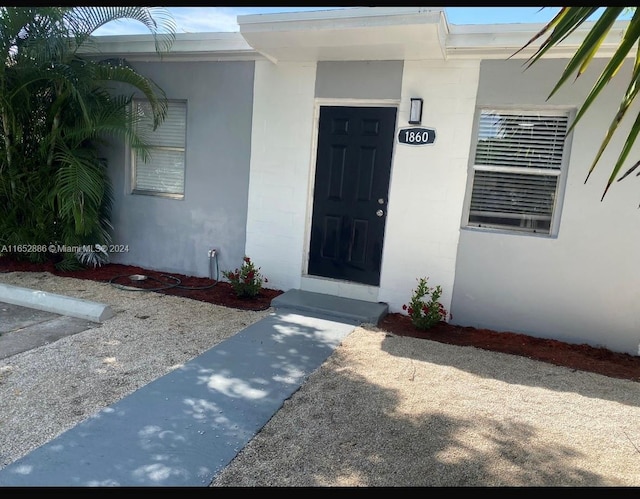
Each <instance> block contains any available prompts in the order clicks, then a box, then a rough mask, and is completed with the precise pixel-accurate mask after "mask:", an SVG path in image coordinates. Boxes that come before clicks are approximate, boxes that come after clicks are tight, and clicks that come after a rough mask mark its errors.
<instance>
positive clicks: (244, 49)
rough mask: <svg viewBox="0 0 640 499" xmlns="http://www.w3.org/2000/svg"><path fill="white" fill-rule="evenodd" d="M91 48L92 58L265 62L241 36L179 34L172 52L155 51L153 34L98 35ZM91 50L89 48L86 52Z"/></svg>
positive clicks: (235, 34)
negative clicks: (258, 60) (96, 55)
mask: <svg viewBox="0 0 640 499" xmlns="http://www.w3.org/2000/svg"><path fill="white" fill-rule="evenodd" d="M93 40H94V41H95V42H96V43H95V45H93V46H92V47H91V49H90V53H91V55H94V54H96V50H97V54H98V55H99V56H100V57H105V58H109V57H125V58H126V59H127V60H129V61H132V62H136V61H159V60H164V61H176V60H178V61H185V62H188V61H228V60H233V61H238V60H256V59H262V56H261V55H260V54H259V53H258V52H257V51H256V50H254V49H253V47H251V45H249V44H248V43H247V41H246V40H245V39H244V38H243V37H242V35H241V34H240V33H178V34H176V38H175V41H174V42H173V45H172V46H171V50H170V51H169V52H166V53H164V54H162V55H159V54H158V53H157V52H156V47H155V42H154V39H153V37H152V36H151V35H117V36H99V37H94V39H93ZM87 50H89V49H87Z"/></svg>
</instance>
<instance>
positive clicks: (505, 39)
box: [445, 21, 629, 59]
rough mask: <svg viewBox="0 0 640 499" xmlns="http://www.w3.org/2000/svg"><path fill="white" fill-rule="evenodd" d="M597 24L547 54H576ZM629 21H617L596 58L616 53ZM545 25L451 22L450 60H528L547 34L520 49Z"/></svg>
mask: <svg viewBox="0 0 640 499" xmlns="http://www.w3.org/2000/svg"><path fill="white" fill-rule="evenodd" d="M594 24H595V23H594V22H585V23H584V24H583V25H582V26H581V27H580V28H578V29H576V30H575V31H574V32H573V33H572V34H571V35H569V36H568V37H567V38H566V39H565V40H564V41H562V42H561V43H560V44H559V45H558V46H557V47H553V48H551V49H550V50H549V51H548V52H547V53H546V54H545V57H546V58H569V57H572V56H573V54H574V53H575V51H576V49H577V48H578V47H579V45H580V43H581V42H582V40H584V37H585V35H586V34H587V32H588V31H589V29H590V28H591V27H592V26H593V25H594ZM628 24H629V22H628V21H617V22H616V23H614V26H613V28H612V29H611V30H610V31H609V34H608V35H607V37H606V38H605V40H604V42H603V43H602V45H601V46H600V48H599V50H598V53H597V55H596V57H611V55H613V53H614V52H615V50H616V49H617V47H618V45H619V43H620V40H621V39H622V36H623V34H624V30H625V28H626V27H627V26H628ZM543 27H544V24H533V23H532V24H528V23H526V24H525V23H523V24H483V25H480V24H471V25H450V31H449V36H448V37H447V40H446V46H445V52H446V54H447V58H448V59H506V58H509V57H512V56H513V57H514V58H517V59H526V58H529V57H531V56H532V55H533V54H534V53H535V52H536V50H537V49H538V48H539V47H540V45H541V43H542V40H543V38H544V37H543V38H541V39H539V40H536V42H534V43H532V44H531V46H530V47H527V48H526V49H525V50H520V49H521V48H522V47H523V46H524V45H525V44H526V43H527V42H528V41H529V40H531V39H532V38H533V37H534V36H535V35H536V34H537V33H538V32H539V31H540V30H541V29H542V28H543ZM516 52H517V54H516Z"/></svg>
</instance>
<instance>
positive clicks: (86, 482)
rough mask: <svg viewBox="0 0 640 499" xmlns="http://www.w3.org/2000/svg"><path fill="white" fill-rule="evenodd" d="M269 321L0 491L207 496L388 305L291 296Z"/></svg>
mask: <svg viewBox="0 0 640 499" xmlns="http://www.w3.org/2000/svg"><path fill="white" fill-rule="evenodd" d="M272 305H273V306H274V308H275V313H273V314H271V315H269V316H268V317H265V318H264V319H262V320H260V321H258V322H257V323H255V324H252V325H251V326H249V327H247V328H246V329H244V330H242V331H240V332H239V333H237V334H235V335H234V336H232V337H231V338H229V339H228V340H226V341H224V342H222V343H220V344H218V345H216V346H215V347H213V348H212V349H210V350H208V351H206V352H204V353H203V354H201V355H199V356H198V357H196V358H194V359H192V360H191V361H189V362H188V363H186V364H185V365H184V366H182V367H181V368H179V369H176V370H175V371H172V372H171V373H169V374H166V375H165V376H162V377H161V378H158V379H157V380H155V381H153V382H151V383H149V384H148V385H146V386H144V387H142V388H140V389H139V390H137V391H135V392H134V393H132V394H131V395H129V396H127V397H125V398H123V399H121V400H120V401H118V402H116V403H115V404H113V405H111V406H109V407H107V408H105V409H103V410H101V411H100V412H98V413H97V414H95V415H93V416H92V417H90V418H88V419H87V420H85V421H83V422H82V423H80V424H78V425H77V426H75V427H74V428H72V429H70V430H68V431H66V432H65V433H63V434H61V435H60V436H58V437H57V438H55V439H54V440H52V441H50V442H49V443H47V444H45V445H43V446H41V447H39V448H37V449H35V450H34V451H32V452H31V453H29V454H28V455H26V456H24V457H23V458H22V459H19V460H17V461H15V462H14V463H12V464H10V465H8V466H6V467H5V468H3V469H2V470H0V486H196V487H198V486H199V487H206V486H208V485H209V484H210V483H211V482H212V481H213V480H214V479H215V477H216V475H217V474H218V473H219V472H220V471H221V470H222V469H223V468H224V467H225V466H226V465H227V464H229V463H230V462H231V460H232V459H233V458H234V457H235V456H236V454H237V453H238V452H239V451H240V450H241V449H242V448H243V447H244V446H245V445H246V444H247V443H248V442H249V441H250V440H251V439H252V438H253V437H254V436H255V435H256V433H258V432H259V431H260V429H261V428H262V427H263V426H264V425H265V424H266V423H267V422H268V421H269V419H271V417H272V416H273V415H274V414H275V413H276V412H277V411H278V410H279V409H280V407H282V405H283V403H284V401H285V400H286V399H288V398H289V397H291V395H292V394H293V393H294V392H295V391H296V390H298V389H299V388H300V386H301V385H302V383H304V381H305V380H306V378H307V377H308V376H309V375H310V374H311V373H312V372H313V371H315V370H316V369H317V368H318V367H319V366H320V365H321V364H322V363H323V362H324V361H325V360H326V359H327V358H328V357H329V355H331V353H332V352H333V351H334V349H335V348H336V347H337V346H338V345H339V344H340V342H341V341H342V340H343V338H345V337H346V336H347V335H348V334H349V333H350V332H351V331H353V329H354V328H355V326H356V325H358V324H361V323H377V322H378V320H379V319H380V318H381V317H382V316H384V315H385V314H386V313H387V306H386V304H381V303H368V302H363V301H360V300H350V299H344V298H336V297H332V296H327V295H321V294H317V293H308V292H301V291H298V290H291V291H288V292H287V293H284V294H282V295H280V296H279V297H278V298H276V299H275V300H274V301H273V303H272Z"/></svg>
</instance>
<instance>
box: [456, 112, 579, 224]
mask: <svg viewBox="0 0 640 499" xmlns="http://www.w3.org/2000/svg"><path fill="white" fill-rule="evenodd" d="M568 123H569V113H568V112H563V111H554V112H550V111H544V112H538V111H535V112H524V111H523V112H518V111H496V110H481V112H480V117H479V123H478V129H477V130H478V131H477V137H476V149H475V156H474V164H473V184H472V191H471V201H470V204H469V211H468V213H469V216H468V225H469V226H475V227H491V228H500V229H511V230H518V231H526V232H539V233H545V234H550V233H551V229H552V222H553V216H554V210H555V209H556V204H557V198H558V189H559V185H560V178H561V175H562V174H563V172H564V164H565V159H566V158H565V154H566V152H565V138H566V136H567V128H568Z"/></svg>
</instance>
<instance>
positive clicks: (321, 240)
mask: <svg viewBox="0 0 640 499" xmlns="http://www.w3.org/2000/svg"><path fill="white" fill-rule="evenodd" d="M396 111H397V110H396V108H395V107H355V106H354V107H349V106H322V107H321V108H320V121H319V127H318V128H319V130H318V152H317V159H316V176H315V187H314V198H313V214H312V217H311V240H310V245H309V268H308V273H309V274H310V275H316V276H323V277H331V278H335V279H341V280H346V281H353V282H358V283H362V284H369V285H372V286H378V285H379V284H380V266H381V263H382V243H383V239H384V226H385V220H386V218H387V195H388V192H389V177H390V174H391V157H392V152H393V139H394V134H395V126H396Z"/></svg>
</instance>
